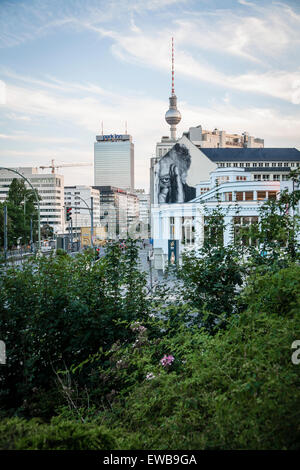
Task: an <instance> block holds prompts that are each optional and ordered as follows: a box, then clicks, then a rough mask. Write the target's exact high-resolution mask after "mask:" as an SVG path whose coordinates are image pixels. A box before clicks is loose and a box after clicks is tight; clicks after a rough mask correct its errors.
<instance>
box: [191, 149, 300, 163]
mask: <svg viewBox="0 0 300 470" xmlns="http://www.w3.org/2000/svg"><path fill="white" fill-rule="evenodd" d="M199 150H201V152H203V153H204V154H205V155H206V156H207V158H209V159H210V160H211V161H212V162H234V161H236V162H261V161H268V162H270V161H274V162H280V161H282V162H290V161H297V162H300V152H299V150H297V149H296V148H201V149H199Z"/></svg>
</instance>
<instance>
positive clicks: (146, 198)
mask: <svg viewBox="0 0 300 470" xmlns="http://www.w3.org/2000/svg"><path fill="white" fill-rule="evenodd" d="M134 193H135V194H136V195H137V197H138V200H139V220H140V221H141V222H143V224H145V225H147V226H148V224H149V223H150V194H147V193H145V190H144V189H136V190H135V191H134Z"/></svg>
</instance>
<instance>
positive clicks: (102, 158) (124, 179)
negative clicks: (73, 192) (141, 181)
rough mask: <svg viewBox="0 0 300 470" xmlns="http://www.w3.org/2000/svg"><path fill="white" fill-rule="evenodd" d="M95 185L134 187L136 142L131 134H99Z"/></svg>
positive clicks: (95, 147)
mask: <svg viewBox="0 0 300 470" xmlns="http://www.w3.org/2000/svg"><path fill="white" fill-rule="evenodd" d="M94 185H95V186H114V187H117V188H121V189H126V188H130V189H131V190H132V189H134V144H133V143H132V137H131V135H128V134H124V135H118V134H114V135H97V136H96V142H95V145H94Z"/></svg>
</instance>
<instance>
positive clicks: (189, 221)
mask: <svg viewBox="0 0 300 470" xmlns="http://www.w3.org/2000/svg"><path fill="white" fill-rule="evenodd" d="M194 219H195V217H191V216H185V217H181V243H183V244H185V243H189V244H192V243H195V222H194Z"/></svg>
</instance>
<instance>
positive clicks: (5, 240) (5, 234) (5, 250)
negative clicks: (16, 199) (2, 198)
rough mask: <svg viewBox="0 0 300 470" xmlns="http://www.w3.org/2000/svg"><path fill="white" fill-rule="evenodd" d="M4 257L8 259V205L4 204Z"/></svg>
mask: <svg viewBox="0 0 300 470" xmlns="http://www.w3.org/2000/svg"><path fill="white" fill-rule="evenodd" d="M4 257H5V262H6V260H7V206H4Z"/></svg>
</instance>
